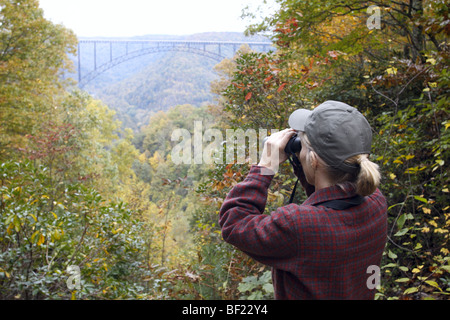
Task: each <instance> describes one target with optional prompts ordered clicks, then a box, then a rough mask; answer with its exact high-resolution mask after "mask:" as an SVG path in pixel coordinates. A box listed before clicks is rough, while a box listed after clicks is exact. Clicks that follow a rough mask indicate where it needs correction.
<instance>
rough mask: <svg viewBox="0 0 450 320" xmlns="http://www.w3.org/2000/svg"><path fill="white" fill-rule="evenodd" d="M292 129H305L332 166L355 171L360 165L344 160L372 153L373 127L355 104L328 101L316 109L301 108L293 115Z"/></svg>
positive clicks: (317, 151) (319, 151)
mask: <svg viewBox="0 0 450 320" xmlns="http://www.w3.org/2000/svg"><path fill="white" fill-rule="evenodd" d="M289 125H290V126H291V128H292V129H295V130H298V131H302V132H305V133H306V135H307V136H308V139H309V141H310V143H311V145H312V147H313V148H314V151H315V152H316V153H317V154H318V155H319V157H320V158H322V159H323V160H324V161H325V162H326V163H327V164H328V165H329V166H331V167H334V168H338V169H341V170H343V171H345V172H349V173H353V172H355V171H356V170H358V169H359V166H358V165H349V164H346V163H345V162H344V161H345V160H347V159H348V158H350V157H353V156H355V155H358V154H370V152H371V147H372V129H371V127H370V125H369V123H368V122H367V119H366V118H365V117H364V116H363V115H362V114H361V113H360V112H359V111H358V110H357V109H355V108H353V107H351V106H349V105H347V104H345V103H343V102H339V101H326V102H324V103H323V104H321V105H320V106H318V107H317V108H315V109H314V110H312V111H311V110H306V109H299V110H296V111H295V112H294V113H292V114H291V116H290V117H289Z"/></svg>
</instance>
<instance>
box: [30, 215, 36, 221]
mask: <svg viewBox="0 0 450 320" xmlns="http://www.w3.org/2000/svg"><path fill="white" fill-rule="evenodd" d="M30 216H32V217H33V219H34V222H37V218H36V216H35V215H34V214H30Z"/></svg>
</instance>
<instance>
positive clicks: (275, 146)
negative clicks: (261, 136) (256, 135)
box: [258, 129, 296, 174]
mask: <svg viewBox="0 0 450 320" xmlns="http://www.w3.org/2000/svg"><path fill="white" fill-rule="evenodd" d="M295 133H296V131H295V130H294V129H285V130H283V131H280V132H277V133H274V134H273V135H271V136H270V137H269V139H267V141H266V143H265V144H264V150H263V152H262V155H261V159H260V161H259V164H258V166H261V167H265V168H267V169H270V170H271V171H272V172H273V173H276V172H278V168H279V166H280V164H282V163H283V162H285V161H286V160H287V159H288V155H287V154H286V153H285V152H284V148H285V147H286V144H287V143H288V141H289V139H290V138H292V136H293V135H294V134H295ZM273 173H272V174H273Z"/></svg>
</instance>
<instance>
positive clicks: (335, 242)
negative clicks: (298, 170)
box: [219, 166, 387, 300]
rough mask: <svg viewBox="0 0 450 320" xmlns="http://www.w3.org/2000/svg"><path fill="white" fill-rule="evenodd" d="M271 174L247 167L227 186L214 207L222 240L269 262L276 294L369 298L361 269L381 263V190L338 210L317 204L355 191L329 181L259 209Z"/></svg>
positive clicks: (282, 297) (383, 238)
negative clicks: (303, 195) (295, 200)
mask: <svg viewBox="0 0 450 320" xmlns="http://www.w3.org/2000/svg"><path fill="white" fill-rule="evenodd" d="M272 179H273V176H266V175H261V174H260V167H258V166H253V167H252V169H251V170H250V173H249V174H248V176H247V178H246V179H245V180H244V181H243V182H241V183H239V184H237V185H236V186H235V187H234V188H233V189H232V190H231V191H230V193H229V194H228V196H227V198H226V199H225V202H224V203H223V205H222V208H221V210H220V220H219V223H220V226H221V227H222V236H223V239H224V240H225V241H226V242H228V243H230V244H232V245H234V246H235V247H237V248H238V249H240V250H242V251H243V252H245V253H246V254H248V255H249V256H251V257H252V258H254V259H255V260H257V261H259V262H261V263H263V264H265V265H268V266H271V267H272V279H273V284H274V288H275V298H276V299H280V300H286V299H373V298H374V294H375V289H373V290H369V289H368V287H367V280H368V278H369V277H370V276H371V275H372V273H367V272H368V271H367V269H368V267H369V266H371V265H377V266H379V265H380V262H381V256H382V253H383V250H384V247H385V244H386V228H387V215H386V210H387V205H386V200H385V198H384V196H383V195H382V194H381V192H380V191H379V190H377V191H376V192H375V193H374V194H372V195H371V196H369V197H366V198H365V200H364V202H363V203H362V204H361V205H359V206H356V207H353V208H350V209H348V210H344V211H336V210H333V209H329V208H325V207H322V206H315V205H317V204H319V203H321V202H324V201H329V200H337V199H346V198H350V197H352V196H354V195H355V190H354V188H353V187H352V185H351V184H346V185H344V187H343V188H340V187H337V186H333V187H329V188H325V189H321V190H318V191H317V192H315V193H313V194H312V195H311V196H310V197H309V198H308V199H307V200H306V201H305V202H304V203H303V204H302V205H298V204H290V205H287V206H285V207H281V208H278V209H277V210H276V211H275V212H272V213H271V215H264V214H262V213H263V212H264V209H265V206H266V201H267V193H268V188H269V185H270V183H271V181H272Z"/></svg>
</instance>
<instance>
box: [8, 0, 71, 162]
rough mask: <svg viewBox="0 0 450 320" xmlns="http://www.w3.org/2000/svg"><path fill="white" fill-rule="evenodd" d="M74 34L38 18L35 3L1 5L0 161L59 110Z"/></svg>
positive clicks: (24, 2)
mask: <svg viewBox="0 0 450 320" xmlns="http://www.w3.org/2000/svg"><path fill="white" fill-rule="evenodd" d="M75 45H76V38H75V36H74V34H73V33H72V32H71V31H69V30H67V29H65V28H64V27H63V26H60V25H54V24H53V23H51V22H50V21H47V20H46V19H45V18H44V17H43V12H42V10H41V9H40V8H39V6H38V1H37V0H24V1H16V0H14V1H10V0H2V1H0V83H1V84H2V85H1V86H0V97H1V98H0V115H1V116H0V141H1V142H0V159H5V158H6V157H7V156H8V155H9V154H10V150H11V149H14V148H17V147H20V141H21V138H22V137H23V136H24V134H25V133H27V132H29V130H30V127H31V128H33V127H34V125H36V124H37V122H38V121H37V119H38V118H37V117H36V116H37V115H39V117H46V116H48V113H49V112H51V110H52V109H53V108H54V107H55V105H57V104H58V101H57V98H56V96H57V94H58V93H61V92H62V90H63V88H64V87H65V85H66V83H65V82H63V81H61V80H60V77H61V75H62V72H63V70H64V69H69V68H70V61H69V59H68V58H67V54H66V53H69V52H71V53H73V52H74V50H75Z"/></svg>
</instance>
